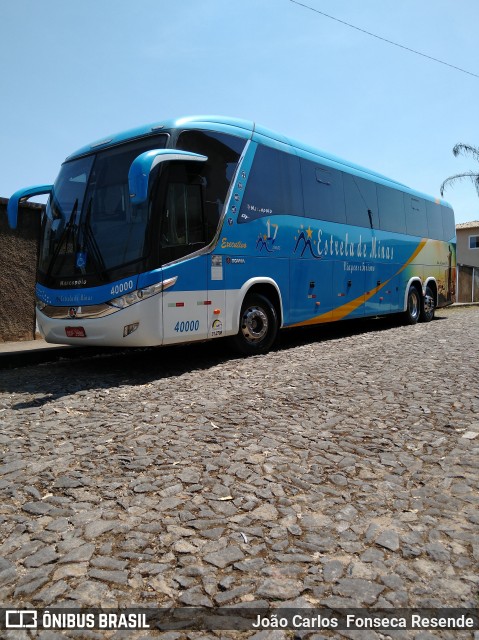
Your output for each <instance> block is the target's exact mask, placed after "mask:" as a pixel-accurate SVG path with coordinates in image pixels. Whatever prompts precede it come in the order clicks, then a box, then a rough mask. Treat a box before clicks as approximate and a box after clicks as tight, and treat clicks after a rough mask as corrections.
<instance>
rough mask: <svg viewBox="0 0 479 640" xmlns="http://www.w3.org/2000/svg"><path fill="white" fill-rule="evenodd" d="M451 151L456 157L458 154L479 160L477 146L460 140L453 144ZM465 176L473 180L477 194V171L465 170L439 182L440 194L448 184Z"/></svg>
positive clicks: (478, 192) (478, 173) (478, 181)
mask: <svg viewBox="0 0 479 640" xmlns="http://www.w3.org/2000/svg"><path fill="white" fill-rule="evenodd" d="M452 152H453V154H454V155H455V156H456V158H457V156H459V155H465V156H472V157H473V158H474V160H476V161H477V162H479V147H472V146H471V145H469V144H464V143H462V142H459V143H458V144H456V145H455V146H454V149H453V150H452ZM465 178H468V179H469V180H471V181H472V182H473V184H474V186H475V187H476V191H477V195H479V172H478V171H466V173H458V174H457V175H455V176H451V177H450V178H446V179H445V180H444V182H443V183H442V184H441V196H443V195H444V190H445V188H446V187H448V186H449V185H450V184H452V183H454V182H456V181H458V180H464V179H465Z"/></svg>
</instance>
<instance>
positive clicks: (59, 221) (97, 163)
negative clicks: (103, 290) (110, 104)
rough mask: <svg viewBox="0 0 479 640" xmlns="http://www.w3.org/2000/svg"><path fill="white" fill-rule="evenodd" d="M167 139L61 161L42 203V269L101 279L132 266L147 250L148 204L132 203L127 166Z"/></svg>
mask: <svg viewBox="0 0 479 640" xmlns="http://www.w3.org/2000/svg"><path fill="white" fill-rule="evenodd" d="M166 141H167V136H166V135H161V136H155V137H154V138H148V140H145V141H139V142H136V143H134V144H128V145H122V146H119V147H116V148H113V149H109V150H106V151H103V152H98V153H97V154H96V155H91V156H86V157H83V158H79V159H76V160H73V161H70V162H66V163H64V164H63V166H62V169H61V171H60V174H59V176H58V178H57V180H56V182H55V184H54V187H53V192H52V195H51V197H50V199H49V201H48V204H47V208H46V214H45V218H44V223H43V234H42V241H41V247H40V259H39V265H38V267H39V272H40V273H42V274H44V276H46V278H47V279H51V278H53V279H54V280H56V279H57V278H80V277H81V279H86V278H88V281H89V282H90V281H91V284H99V283H100V282H102V281H109V280H110V279H111V277H110V274H111V273H112V272H113V271H117V270H119V269H123V270H125V269H124V268H125V267H127V266H128V265H131V268H132V270H133V271H134V270H135V265H136V264H137V263H138V262H139V261H140V260H142V259H143V258H144V257H145V254H146V251H147V246H146V238H147V228H148V222H149V207H148V204H147V203H145V204H144V205H140V206H138V205H136V206H132V205H131V203H130V195H129V189H128V171H129V168H130V165H131V163H132V162H133V160H134V159H135V158H136V157H137V156H138V155H139V154H140V153H142V152H144V151H147V150H148V149H153V148H164V147H165V146H166ZM127 270H128V269H127Z"/></svg>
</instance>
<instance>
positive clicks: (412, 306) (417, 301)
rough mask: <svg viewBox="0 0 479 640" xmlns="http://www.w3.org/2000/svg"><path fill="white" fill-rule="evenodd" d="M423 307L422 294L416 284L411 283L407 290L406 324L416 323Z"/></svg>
mask: <svg viewBox="0 0 479 640" xmlns="http://www.w3.org/2000/svg"><path fill="white" fill-rule="evenodd" d="M421 307H422V305H421V294H420V293H419V291H418V290H417V288H416V287H415V286H414V285H411V286H410V287H409V291H408V292H407V304H406V311H405V313H404V319H405V322H406V324H416V322H417V321H418V320H419V317H420V315H421Z"/></svg>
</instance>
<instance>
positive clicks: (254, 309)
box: [233, 293, 278, 356]
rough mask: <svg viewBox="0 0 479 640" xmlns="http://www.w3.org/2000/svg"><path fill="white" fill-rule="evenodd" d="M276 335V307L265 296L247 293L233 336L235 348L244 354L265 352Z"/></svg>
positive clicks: (271, 344)
mask: <svg viewBox="0 0 479 640" xmlns="http://www.w3.org/2000/svg"><path fill="white" fill-rule="evenodd" d="M277 335H278V315H277V313H276V309H275V308H274V306H273V305H272V304H271V302H270V301H269V300H268V298H266V297H265V296H262V295H260V294H258V293H250V294H247V295H246V297H245V299H244V301H243V305H242V307H241V313H240V322H239V331H238V333H237V334H236V336H235V337H234V338H233V343H234V346H235V348H236V349H237V350H238V351H240V352H241V353H243V354H244V355H248V356H250V355H255V354H261V353H267V352H268V351H269V350H270V349H271V347H272V346H273V344H274V342H275V340H276V338H277Z"/></svg>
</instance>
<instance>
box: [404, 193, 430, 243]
mask: <svg viewBox="0 0 479 640" xmlns="http://www.w3.org/2000/svg"><path fill="white" fill-rule="evenodd" d="M404 210H405V212H406V230H407V232H408V234H409V235H411V236H420V237H421V238H427V218H426V202H425V201H424V200H423V199H422V198H416V197H415V196H411V195H409V194H407V193H405V194H404Z"/></svg>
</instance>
